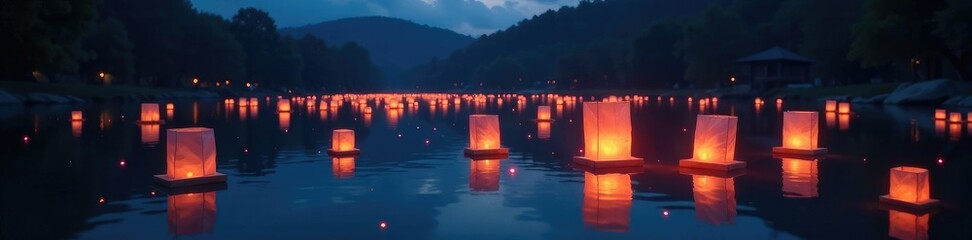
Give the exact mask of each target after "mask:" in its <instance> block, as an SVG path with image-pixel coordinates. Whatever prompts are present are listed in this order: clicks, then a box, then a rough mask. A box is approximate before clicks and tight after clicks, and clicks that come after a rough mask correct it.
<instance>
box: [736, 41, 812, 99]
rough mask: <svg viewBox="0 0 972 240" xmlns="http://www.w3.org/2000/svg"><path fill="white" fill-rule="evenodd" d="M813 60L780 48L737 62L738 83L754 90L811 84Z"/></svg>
mask: <svg viewBox="0 0 972 240" xmlns="http://www.w3.org/2000/svg"><path fill="white" fill-rule="evenodd" d="M812 63H813V60H810V59H809V58H806V57H803V56H800V55H797V54H796V53H793V52H790V51H787V50H786V49H783V48H781V47H779V46H777V47H773V48H770V49H767V50H766V51H762V52H759V53H756V54H753V55H751V56H748V57H744V58H740V59H738V60H736V64H737V68H736V69H737V72H738V73H739V74H740V75H739V76H737V77H736V79H737V80H738V81H742V82H748V83H749V84H751V85H752V87H753V88H754V89H766V88H773V87H779V86H786V85H789V84H802V83H809V81H810V64H812Z"/></svg>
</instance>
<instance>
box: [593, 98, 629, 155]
mask: <svg viewBox="0 0 972 240" xmlns="http://www.w3.org/2000/svg"><path fill="white" fill-rule="evenodd" d="M630 108H631V106H630V105H629V104H628V102H610V103H609V102H585V103H584V107H583V112H584V156H585V157H586V158H588V159H591V160H595V161H597V160H616V159H629V158H631V110H630Z"/></svg>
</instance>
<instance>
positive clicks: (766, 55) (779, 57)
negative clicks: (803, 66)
mask: <svg viewBox="0 0 972 240" xmlns="http://www.w3.org/2000/svg"><path fill="white" fill-rule="evenodd" d="M766 61H792V62H803V63H812V62H813V60H810V59H809V58H806V57H804V56H800V55H797V54H796V53H793V52H790V51H787V50H786V49H783V48H781V47H779V46H776V47H773V48H770V49H767V50H766V51H762V52H759V53H757V54H753V55H751V56H748V57H744V58H740V59H738V60H736V62H766Z"/></svg>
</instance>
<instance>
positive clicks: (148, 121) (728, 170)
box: [71, 94, 972, 227]
mask: <svg viewBox="0 0 972 240" xmlns="http://www.w3.org/2000/svg"><path fill="white" fill-rule="evenodd" d="M402 96H403V95H397V94H381V95H370V94H369V95H351V94H347V95H334V96H327V97H322V101H321V104H320V105H321V108H322V111H323V110H326V106H330V107H331V108H333V109H336V107H340V106H341V105H342V103H343V102H344V101H345V100H347V101H351V102H352V103H357V104H359V105H360V106H361V108H362V110H363V113H364V114H371V112H372V111H371V109H370V108H371V107H368V106H367V105H366V104H365V103H367V101H368V99H375V101H376V103H377V102H379V101H384V102H385V103H386V106H387V107H388V108H389V109H401V108H404V107H406V106H408V107H412V106H415V105H416V104H417V103H416V99H417V98H420V99H429V102H430V104H432V105H434V104H436V103H440V104H442V105H448V104H449V99H453V103H454V104H458V103H459V102H460V100H459V97H458V96H457V95H451V94H420V95H419V94H416V95H404V96H405V101H402V100H401V99H402ZM461 97H462V98H463V99H466V100H469V101H472V102H475V103H481V102H486V100H487V99H491V98H495V96H494V95H483V94H476V95H462V96H461ZM501 97H505V98H509V97H516V98H517V99H519V100H525V97H524V96H521V95H509V94H507V95H501ZM316 98H317V97H316V96H315V97H307V98H295V100H296V101H307V100H309V103H311V104H313V102H314V101H316ZM323 98H330V99H331V101H330V102H329V103H328V104H325V102H324V101H323V100H324V99H323ZM532 98H537V96H536V95H534V96H532ZM547 98H551V99H554V101H553V102H554V103H555V104H556V105H562V104H564V103H570V104H573V103H574V102H576V101H581V102H583V99H582V98H581V99H578V98H577V97H569V96H556V95H547ZM501 99H502V98H501ZM644 99H645V98H644V97H640V96H634V97H624V98H618V97H608V98H605V99H604V100H603V101H601V102H593V101H589V102H583V124H584V126H583V127H584V139H585V140H584V150H583V153H584V155H583V156H576V157H574V161H573V162H574V163H575V164H576V166H577V167H579V168H581V169H584V170H585V171H587V174H585V204H584V205H585V206H584V207H585V213H586V212H588V210H592V211H597V210H599V208H600V207H598V204H594V205H591V206H588V205H589V204H587V203H588V201H589V200H588V199H587V197H586V196H587V195H588V192H589V191H591V192H592V193H591V195H593V196H616V195H619V194H620V196H621V199H628V200H630V199H631V189H630V175H629V174H633V173H640V172H641V171H642V168H643V165H644V161H643V159H641V158H636V157H633V156H631V117H630V103H629V102H628V100H633V101H642V100H644ZM659 99H660V97H659ZM268 100H269V99H268ZM231 101H233V100H232V99H227V100H226V103H231ZM704 101H706V102H708V101H711V102H717V101H718V98H710V99H704ZM258 102H259V100H258V99H257V98H240V100H239V103H240V105H241V107H242V106H245V105H251V106H255V105H256V104H258ZM521 102H522V101H521ZM290 104H291V99H286V98H282V97H278V101H277V111H278V112H281V113H287V112H290V111H291V105H290ZM756 104H762V100H760V99H757V100H756ZM166 108H167V109H168V110H171V109H172V108H173V106H172V104H171V103H170V104H167V105H166ZM158 109H159V107H158V104H154V103H145V104H142V106H141V118H140V120H139V124H142V125H148V126H156V127H157V126H158V125H159V124H162V123H164V121H162V120H161V119H160V117H159V112H158ZM825 111H826V112H828V113H829V112H837V113H838V114H849V113H850V104H849V103H846V102H837V101H834V100H827V101H826V102H825ZM969 115H970V116H972V113H970V114H969ZM944 117H945V111H944V110H941V109H939V110H936V112H935V119H936V120H944ZM956 118H957V119H959V120H955V119H956ZM82 119H83V118H82V116H81V112H80V111H75V112H72V114H71V120H72V122H76V121H81V120H82ZM818 119H819V117H818V113H817V112H813V111H787V112H784V113H783V133H782V139H783V141H782V142H783V144H782V146H780V147H774V148H773V149H772V152H773V153H774V156H775V157H778V158H782V159H783V161H784V162H787V163H785V166H784V169H786V168H787V167H790V168H807V167H810V168H814V169H815V168H816V167H815V165H816V160H817V159H818V158H819V157H820V156H823V155H824V154H826V153H827V149H826V148H822V147H820V146H818V143H817V138H818V132H819V130H818V129H819V123H818ZM960 119H961V114H959V113H952V114H950V115H949V120H950V121H953V122H956V121H961V120H960ZM536 121H537V122H538V123H541V124H542V123H547V124H549V123H550V122H551V121H553V119H552V118H551V114H550V106H538V109H537V119H536ZM970 121H972V118H970ZM737 123H738V117H736V116H728V115H698V116H697V120H696V128H695V129H696V130H695V140H694V150H693V157H692V158H690V159H683V160H680V161H679V168H680V172H683V173H686V174H689V175H692V176H693V184H694V186H695V187H694V189H697V190H700V191H733V192H734V190H733V189H732V188H733V187H732V183H731V181H732V178H733V177H736V176H739V175H741V174H743V172H741V171H742V170H744V169H745V167H746V163H745V162H743V161H737V160H736V159H735V158H734V156H735V143H736V129H737ZM548 126H549V125H548ZM500 132H501V131H500V125H499V116H498V115H486V114H473V115H470V116H469V146H468V147H467V148H466V149H465V150H464V155H465V156H467V157H469V158H470V159H472V160H473V162H472V163H471V166H470V169H471V171H483V170H485V171H487V172H498V171H495V170H489V169H494V168H498V166H499V164H498V163H495V162H496V160H497V159H505V158H507V157H508V153H509V151H508V149H507V148H504V147H502V145H501V143H500ZM331 138H332V144H331V148H330V149H329V150H328V151H327V153H328V155H331V156H332V157H333V161H334V164H333V165H334V168H335V169H334V171H335V175H338V176H340V175H343V174H347V170H348V169H350V170H351V171H353V168H354V166H353V165H354V163H353V162H354V161H353V158H354V157H355V156H357V155H359V154H360V153H361V150H359V149H357V148H356V146H355V135H354V131H353V130H351V129H335V130H333V132H332V136H331ZM215 142H216V141H215V136H214V134H213V129H211V128H202V127H191V128H172V129H169V130H168V132H167V135H166V144H167V148H166V173H165V174H160V175H156V176H155V180H156V182H157V183H159V184H161V185H163V186H166V187H168V188H174V189H178V188H185V187H192V186H200V185H209V184H225V182H226V179H227V177H226V175H224V174H221V173H219V172H216V162H215V161H216V150H215V149H216V148H215ZM348 160H350V161H348ZM804 162H810V163H812V165H810V166H804V165H806V164H805V163H804ZM494 166H495V167H494ZM890 172H891V174H890V189H889V194H888V195H884V196H881V197H880V198H879V200H880V202H881V203H882V204H886V205H887V206H889V207H890V208H892V209H893V210H892V211H896V210H900V211H904V212H908V213H914V214H918V215H922V214H924V213H927V210H929V209H932V208H933V207H935V206H936V205H937V203H938V201H937V200H934V199H931V197H930V185H929V181H928V179H929V176H928V170H927V169H923V168H918V167H908V166H901V167H894V168H891V169H890ZM477 176H478V175H477ZM486 178H487V179H485V181H486V184H485V185H483V184H476V186H480V187H482V186H485V188H484V189H486V190H489V189H493V188H494V187H491V184H489V183H490V182H493V181H498V178H491V177H486ZM625 179H626V180H627V181H625ZM482 180H484V179H470V184H471V185H473V184H474V183H475V182H479V181H482ZM587 181H592V183H591V184H587V183H586V182H587ZM601 181H604V182H605V183H610V184H607V185H610V186H614V187H603V186H601V185H604V184H602V183H601ZM619 181H620V182H619ZM710 181H724V182H723V183H722V184H708V182H710ZM625 182H627V184H624V183H625ZM618 184H621V185H622V186H620V187H619V186H618ZM725 184H728V186H727V185H725ZM588 185H591V186H588ZM707 186H708V187H707ZM712 186H721V187H715V188H713V187H712ZM786 187H787V186H784V188H786ZM190 194H192V193H190ZM199 196H201V197H206V198H210V197H212V196H211V195H206V194H205V193H203V194H201V195H199ZM173 197H176V198H177V197H178V195H176V196H170V200H171V198H173ZM590 201H602V200H600V199H592V200H590ZM732 201H734V200H732ZM628 204H629V205H630V203H628ZM697 204H698V203H697ZM731 205H733V209H734V205H735V204H731ZM606 206H610V204H608V205H606ZM589 207H593V208H596V209H588V208H589ZM615 210H616V209H615ZM900 211H898V212H896V213H899V214H900ZM733 212H734V211H733ZM667 214H668V213H667V211H666V212H665V215H667ZM699 214H703V213H699ZM733 215H734V214H733ZM918 215H915V217H918ZM625 216H626V215H625ZM922 217H925V219H924V221H925V225H927V215H923V216H922ZM586 219H587V215H586V214H585V220H586ZM592 221H593V222H591V221H585V222H588V223H590V224H592V225H595V226H596V227H597V226H598V225H600V224H598V223H597V222H598V221H597V220H592ZM601 227H605V226H601ZM607 227H610V226H607Z"/></svg>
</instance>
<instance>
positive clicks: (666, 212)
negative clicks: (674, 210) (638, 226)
mask: <svg viewBox="0 0 972 240" xmlns="http://www.w3.org/2000/svg"><path fill="white" fill-rule="evenodd" d="M669 214H670V213H669V212H668V210H663V211H662V215H663V216H666V217H668V215H669Z"/></svg>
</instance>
